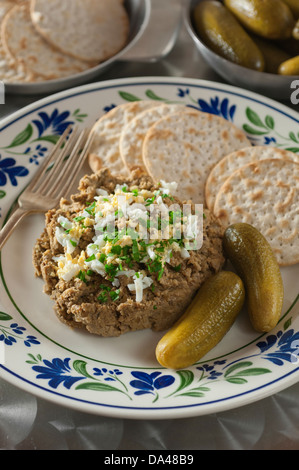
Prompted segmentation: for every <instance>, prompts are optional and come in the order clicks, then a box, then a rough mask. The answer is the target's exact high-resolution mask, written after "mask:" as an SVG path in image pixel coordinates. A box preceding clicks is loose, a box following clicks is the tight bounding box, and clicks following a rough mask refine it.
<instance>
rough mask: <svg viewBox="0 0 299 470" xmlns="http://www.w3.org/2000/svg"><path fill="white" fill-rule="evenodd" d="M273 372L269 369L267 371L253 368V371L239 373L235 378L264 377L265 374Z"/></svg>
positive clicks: (246, 370) (261, 368) (247, 370)
mask: <svg viewBox="0 0 299 470" xmlns="http://www.w3.org/2000/svg"><path fill="white" fill-rule="evenodd" d="M270 372H271V370H269V369H265V368H263V367H253V368H252V369H245V370H242V371H240V372H237V373H236V374H235V375H234V377H237V376H240V375H242V376H245V377H248V376H251V375H263V374H269V373H270Z"/></svg>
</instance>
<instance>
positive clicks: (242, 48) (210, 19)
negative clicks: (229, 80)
mask: <svg viewBox="0 0 299 470" xmlns="http://www.w3.org/2000/svg"><path fill="white" fill-rule="evenodd" d="M193 21H194V25H195V29H196V31H197V33H198V35H199V36H200V38H201V39H202V40H203V42H204V43H205V44H206V45H207V46H208V47H209V48H210V49H211V50H213V51H214V52H215V53H216V54H218V55H220V56H222V57H224V58H225V59H228V60H229V61H231V62H234V63H236V64H238V65H242V66H244V67H247V68H250V69H254V70H259V71H263V70H264V58H263V55H262V53H261V51H260V50H259V48H258V46H257V45H256V44H255V43H254V41H253V40H252V39H251V38H250V36H249V35H248V34H247V32H246V31H245V30H244V28H243V27H242V26H241V25H240V23H239V22H238V21H237V20H236V18H235V17H234V15H233V14H232V13H231V12H230V11H229V10H228V9H227V8H225V6H224V5H223V4H222V3H220V2H219V1H217V0H205V1H202V2H200V3H199V4H198V5H197V6H196V7H195V9H194V12H193Z"/></svg>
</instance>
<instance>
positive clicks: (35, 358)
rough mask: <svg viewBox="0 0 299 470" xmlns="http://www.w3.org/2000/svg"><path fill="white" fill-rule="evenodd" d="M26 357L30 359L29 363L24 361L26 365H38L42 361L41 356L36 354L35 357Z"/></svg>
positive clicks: (31, 355)
mask: <svg viewBox="0 0 299 470" xmlns="http://www.w3.org/2000/svg"><path fill="white" fill-rule="evenodd" d="M28 356H29V357H30V358H31V360H30V361H26V363H27V364H38V363H39V362H40V361H41V360H42V356H41V355H40V354H38V355H37V356H36V357H35V356H34V355H33V354H30V353H29V354H28Z"/></svg>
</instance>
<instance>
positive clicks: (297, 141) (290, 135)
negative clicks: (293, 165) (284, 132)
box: [289, 132, 299, 144]
mask: <svg viewBox="0 0 299 470" xmlns="http://www.w3.org/2000/svg"><path fill="white" fill-rule="evenodd" d="M289 137H290V139H291V140H293V141H294V142H296V144H299V140H298V139H297V137H296V136H295V132H290V133H289Z"/></svg>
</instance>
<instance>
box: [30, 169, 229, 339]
mask: <svg viewBox="0 0 299 470" xmlns="http://www.w3.org/2000/svg"><path fill="white" fill-rule="evenodd" d="M174 189H175V185H174V184H173V183H171V184H166V183H165V182H161V183H160V184H158V185H155V184H154V183H153V181H152V179H151V178H150V177H149V176H147V175H145V174H142V173H140V172H139V171H138V170H137V171H135V172H133V173H132V175H131V177H129V178H127V179H123V178H121V177H114V176H112V175H111V174H110V172H109V170H107V169H103V170H101V171H100V172H98V173H95V174H92V175H90V176H85V177H83V178H82V179H81V181H80V184H79V190H78V193H77V194H74V195H72V196H71V198H70V200H66V199H62V200H61V202H60V206H59V207H58V208H57V209H52V210H49V211H48V212H47V214H46V223H45V229H44V231H43V233H42V234H41V236H40V238H39V239H38V240H37V241H36V244H35V247H34V250H33V264H34V267H35V273H36V275H37V276H39V277H41V278H42V279H43V281H44V291H45V293H46V294H48V295H49V296H50V297H51V298H52V299H53V300H54V310H55V313H56V315H57V316H58V318H59V319H60V320H61V321H62V322H64V323H66V324H67V325H69V326H71V327H78V328H84V329H86V330H87V331H88V332H90V333H93V334H97V335H100V336H107V337H109V336H110V337H111V336H119V335H121V334H123V333H126V332H129V331H136V330H141V329H147V328H151V329H153V330H155V331H161V330H165V329H167V328H169V327H170V326H172V324H173V323H174V322H175V321H176V320H177V319H178V318H179V317H180V316H181V315H182V314H183V312H184V311H185V309H186V307H187V306H188V304H189V303H190V301H191V299H192V297H193V296H194V294H195V293H196V291H197V290H198V288H199V287H200V285H201V284H202V283H203V282H204V281H205V280H206V279H207V278H208V277H210V276H211V275H212V274H214V273H216V272H218V271H219V270H220V269H221V268H222V266H223V264H224V255H223V251H222V237H223V228H222V226H221V225H220V223H219V221H218V220H217V219H216V218H215V217H214V216H213V214H211V213H210V212H209V211H208V210H206V209H205V211H204V214H203V217H202V222H203V224H202V225H203V238H202V240H203V242H202V244H201V246H200V247H199V249H194V248H193V249H188V244H186V240H185V238H184V236H185V235H184V234H185V232H183V231H182V227H183V229H185V228H186V223H187V222H188V221H187V222H186V217H183V203H182V202H181V201H179V200H178V199H176V197H175V193H173V190H174ZM172 194H174V195H172ZM193 207H194V206H193ZM161 208H162V209H163V210H165V208H166V210H167V214H168V216H169V217H167V218H166V217H161V215H157V214H160V212H159V211H160V209H161ZM173 208H175V210H172V209H173ZM155 211H156V213H157V214H156V218H154V220H155V222H156V223H154V224H152V219H150V221H149V218H148V216H149V213H151V214H154V213H155ZM190 217H192V216H190ZM178 222H179V223H178ZM149 224H152V225H149ZM164 231H167V235H168V236H167V237H166V236H165V233H164ZM178 231H179V232H180V233H178ZM189 247H190V245H189Z"/></svg>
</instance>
